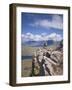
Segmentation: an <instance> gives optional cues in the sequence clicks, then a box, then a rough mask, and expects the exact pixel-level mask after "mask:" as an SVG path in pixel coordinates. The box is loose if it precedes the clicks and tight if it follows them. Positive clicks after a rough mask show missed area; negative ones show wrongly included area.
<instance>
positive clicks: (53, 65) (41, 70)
mask: <svg viewBox="0 0 72 90" xmlns="http://www.w3.org/2000/svg"><path fill="white" fill-rule="evenodd" d="M62 74H63V51H62V50H59V49H56V50H47V49H46V48H43V49H40V48H39V49H38V50H37V51H36V52H34V55H33V59H32V76H52V75H62Z"/></svg>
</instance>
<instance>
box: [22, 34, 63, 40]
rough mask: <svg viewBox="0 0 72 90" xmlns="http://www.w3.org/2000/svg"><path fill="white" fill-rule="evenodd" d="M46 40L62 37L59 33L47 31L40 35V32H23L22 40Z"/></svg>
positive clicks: (60, 38)
mask: <svg viewBox="0 0 72 90" xmlns="http://www.w3.org/2000/svg"><path fill="white" fill-rule="evenodd" d="M46 40H53V41H61V40H62V37H61V35H59V34H56V33H51V34H49V35H47V34H46V33H42V34H40V35H38V34H35V35H34V34H32V33H26V34H22V41H23V42H25V41H46Z"/></svg>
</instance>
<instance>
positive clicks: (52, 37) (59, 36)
mask: <svg viewBox="0 0 72 90" xmlns="http://www.w3.org/2000/svg"><path fill="white" fill-rule="evenodd" d="M49 39H52V40H54V41H61V40H62V37H61V35H59V34H56V33H52V34H50V35H49Z"/></svg>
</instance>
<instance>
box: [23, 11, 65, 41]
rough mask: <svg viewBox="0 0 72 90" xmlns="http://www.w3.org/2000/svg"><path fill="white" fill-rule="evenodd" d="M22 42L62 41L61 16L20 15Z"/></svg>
mask: <svg viewBox="0 0 72 90" xmlns="http://www.w3.org/2000/svg"><path fill="white" fill-rule="evenodd" d="M21 36H22V41H30V40H31V41H32V40H33V41H42V40H49V39H52V40H54V41H60V40H62V39H63V15H62V14H38V13H24V12H22V13H21Z"/></svg>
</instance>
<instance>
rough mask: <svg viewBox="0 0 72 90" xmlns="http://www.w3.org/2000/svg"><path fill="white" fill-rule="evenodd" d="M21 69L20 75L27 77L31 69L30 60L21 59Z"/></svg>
mask: <svg viewBox="0 0 72 90" xmlns="http://www.w3.org/2000/svg"><path fill="white" fill-rule="evenodd" d="M21 64H22V71H21V76H22V77H29V76H30V74H31V70H32V60H29V59H28V60H22V63H21Z"/></svg>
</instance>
